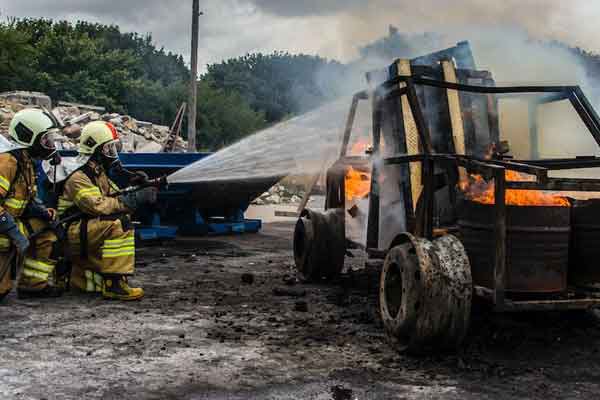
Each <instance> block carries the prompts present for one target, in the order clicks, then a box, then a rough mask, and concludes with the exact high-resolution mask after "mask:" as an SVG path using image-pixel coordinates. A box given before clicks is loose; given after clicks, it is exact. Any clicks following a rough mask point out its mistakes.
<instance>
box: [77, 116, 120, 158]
mask: <svg viewBox="0 0 600 400" xmlns="http://www.w3.org/2000/svg"><path fill="white" fill-rule="evenodd" d="M118 140H119V134H118V133H117V130H116V129H115V127H114V126H113V124H111V123H110V122H104V121H94V122H90V123H89V124H87V125H86V126H84V127H83V130H82V131H81V137H80V138H79V154H85V155H90V156H91V155H92V154H94V152H95V151H96V149H97V148H98V147H99V146H104V145H105V144H107V143H116V142H117V141H118Z"/></svg>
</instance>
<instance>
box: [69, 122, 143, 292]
mask: <svg viewBox="0 0 600 400" xmlns="http://www.w3.org/2000/svg"><path fill="white" fill-rule="evenodd" d="M118 144H119V142H118V134H117V131H116V130H115V128H114V126H112V125H111V124H110V123H108V122H104V121H95V122H91V123H89V124H87V125H86V126H85V127H84V128H83V130H82V133H81V137H80V143H79V156H80V157H84V158H86V159H87V161H86V162H85V164H83V166H82V167H81V168H79V169H77V170H76V171H75V172H73V173H72V174H71V175H70V176H69V177H68V178H67V180H66V181H65V183H64V189H63V191H62V195H61V196H60V197H59V201H58V212H59V215H60V216H61V218H63V217H66V216H69V215H72V214H73V213H83V216H82V217H81V218H80V219H76V220H75V222H73V223H70V224H69V225H68V226H67V240H68V246H69V249H70V251H69V253H70V255H69V257H70V260H71V263H72V272H71V287H74V288H78V289H80V290H83V291H85V292H92V293H102V295H103V297H104V298H107V299H117V300H136V299H139V298H141V297H142V296H143V295H144V291H143V290H142V289H141V288H134V287H130V286H129V283H128V276H131V275H132V274H133V271H134V264H135V238H134V229H133V226H132V224H131V218H130V214H131V213H132V212H133V211H134V210H135V208H136V207H137V206H138V205H140V204H142V203H146V202H152V201H153V199H155V192H153V190H152V189H148V190H146V189H144V190H142V191H139V192H136V193H132V194H130V195H127V196H115V193H117V192H118V191H119V187H118V186H117V185H116V184H115V183H114V182H113V181H112V180H111V179H110V178H109V173H110V172H111V170H113V172H114V173H117V174H118V170H119V168H115V166H120V162H119V157H118V153H117V146H118ZM115 170H117V172H115Z"/></svg>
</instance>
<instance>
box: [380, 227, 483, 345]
mask: <svg viewBox="0 0 600 400" xmlns="http://www.w3.org/2000/svg"><path fill="white" fill-rule="evenodd" d="M379 287H380V289H379V308H380V314H381V319H382V322H383V326H384V329H385V332H386V336H387V337H388V339H389V341H390V344H391V345H392V347H394V348H395V349H396V350H398V351H402V352H411V353H423V352H428V351H430V350H433V349H455V348H456V347H458V346H459V345H460V344H461V343H462V341H463V339H464V337H465V335H466V333H467V329H468V326H469V320H470V314H471V297H472V280H471V269H470V265H469V260H468V258H467V254H466V252H465V250H464V247H463V246H462V244H461V243H460V241H459V240H458V239H457V238H456V237H454V236H452V235H446V236H443V237H441V238H439V239H436V240H435V241H433V242H430V241H428V240H426V239H421V238H415V237H414V236H412V235H410V234H408V233H406V234H403V235H402V237H401V240H400V244H399V245H397V246H395V247H393V248H392V249H391V250H390V251H389V252H388V254H387V256H386V259H385V262H384V265H383V269H382V271H381V276H380V286H379Z"/></svg>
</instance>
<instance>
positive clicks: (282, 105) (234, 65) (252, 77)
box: [205, 52, 345, 123]
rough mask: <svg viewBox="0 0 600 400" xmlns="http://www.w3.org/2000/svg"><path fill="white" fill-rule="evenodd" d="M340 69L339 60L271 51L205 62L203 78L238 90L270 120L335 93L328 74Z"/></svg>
mask: <svg viewBox="0 0 600 400" xmlns="http://www.w3.org/2000/svg"><path fill="white" fill-rule="evenodd" d="M344 72H345V67H344V66H343V65H342V64H340V63H338V62H334V61H327V60H325V59H323V58H321V57H318V56H308V55H303V54H300V55H291V54H289V53H281V52H275V53H273V54H268V55H265V54H261V53H258V54H247V55H245V56H243V57H238V58H234V59H230V60H227V61H223V62H221V63H219V64H213V65H209V66H208V73H207V74H206V75H205V79H207V80H208V81H209V82H211V83H212V84H213V85H214V86H216V87H219V88H223V89H224V90H227V91H233V92H237V93H239V94H240V95H241V96H242V98H243V99H244V100H246V101H247V102H248V103H249V104H250V106H251V107H252V108H253V109H254V110H257V111H261V112H264V113H265V117H266V120H267V121H268V122H270V123H272V122H277V121H280V120H282V119H283V118H285V117H286V116H288V115H290V114H297V113H301V112H304V111H307V110H309V109H311V108H314V107H317V106H319V105H321V104H323V102H325V101H327V100H331V99H332V98H335V97H337V95H338V90H337V88H336V86H335V85H334V80H333V79H329V78H331V77H339V75H341V74H343V73H344Z"/></svg>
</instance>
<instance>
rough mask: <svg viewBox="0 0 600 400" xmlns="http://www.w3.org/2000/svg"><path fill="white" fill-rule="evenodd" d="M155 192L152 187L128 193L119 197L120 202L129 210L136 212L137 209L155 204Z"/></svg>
mask: <svg viewBox="0 0 600 400" xmlns="http://www.w3.org/2000/svg"><path fill="white" fill-rule="evenodd" d="M156 196H157V190H156V188H154V187H147V188H144V189H142V190H138V191H137V192H133V193H128V194H126V195H123V196H121V200H122V201H123V203H125V205H126V206H127V208H129V209H130V210H136V209H137V208H138V207H141V206H146V205H150V204H154V203H156Z"/></svg>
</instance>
